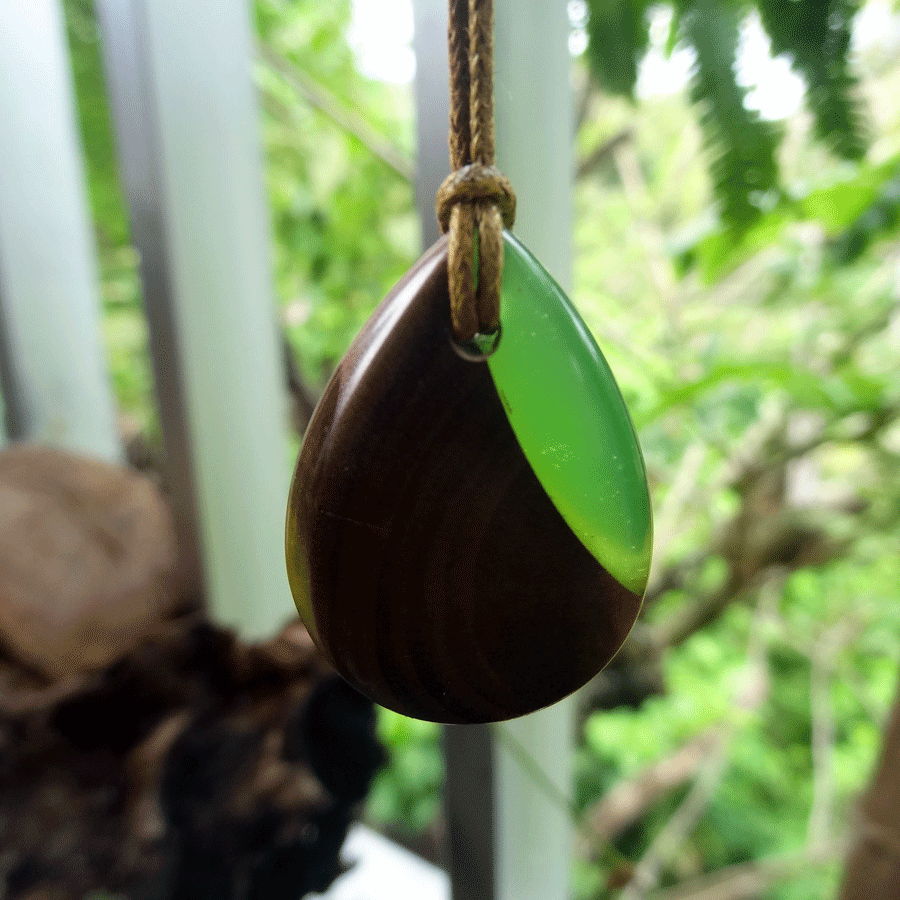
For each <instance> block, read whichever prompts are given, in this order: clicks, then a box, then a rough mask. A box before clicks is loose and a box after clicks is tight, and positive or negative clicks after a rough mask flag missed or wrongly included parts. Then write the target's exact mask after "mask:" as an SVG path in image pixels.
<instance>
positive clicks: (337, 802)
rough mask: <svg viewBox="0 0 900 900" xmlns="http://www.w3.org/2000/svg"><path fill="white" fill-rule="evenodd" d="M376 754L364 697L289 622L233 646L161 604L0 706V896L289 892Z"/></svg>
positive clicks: (212, 898) (327, 859)
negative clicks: (86, 672)
mask: <svg viewBox="0 0 900 900" xmlns="http://www.w3.org/2000/svg"><path fill="white" fill-rule="evenodd" d="M381 762H382V751H381V749H380V747H379V745H378V744H377V742H376V740H375V738H374V732H373V713H372V706H371V704H370V703H369V702H368V701H367V700H366V699H364V698H363V697H362V696H361V695H359V694H357V693H356V692H355V691H353V690H352V689H351V688H350V687H348V686H347V685H346V684H345V683H344V682H343V681H342V680H341V679H339V678H338V677H337V676H336V675H334V673H333V672H332V670H331V669H330V668H329V667H328V666H327V665H326V664H325V663H324V662H323V661H322V660H321V659H320V657H319V656H318V654H317V653H316V651H315V649H314V647H313V645H312V642H311V641H310V640H309V637H308V635H307V634H306V632H305V631H304V630H303V629H302V628H301V627H300V626H299V625H297V626H291V627H290V628H288V629H287V630H286V631H285V632H284V633H283V634H282V635H281V636H280V637H278V638H277V639H275V640H273V641H272V642H270V643H268V644H265V645H259V646H251V647H248V646H244V645H242V644H241V643H240V642H239V641H237V640H236V638H235V637H234V636H233V635H232V634H230V633H228V632H226V631H223V630H221V629H218V628H216V627H214V626H212V625H210V624H209V623H207V622H204V621H203V620H202V619H199V618H192V619H181V620H177V621H173V622H170V623H168V624H167V625H166V626H164V627H161V628H160V629H159V631H158V632H157V633H156V634H155V635H152V636H151V637H149V638H147V639H145V640H144V641H143V642H142V643H141V644H139V645H138V646H136V647H134V648H133V649H132V650H131V651H130V652H129V653H128V654H127V655H126V656H125V657H124V658H122V659H120V660H119V661H117V662H116V663H114V664H113V665H112V666H110V667H109V668H107V669H106V670H104V671H103V672H99V673H95V674H93V675H91V676H87V677H85V678H84V679H83V680H82V683H81V684H80V686H78V687H77V688H75V689H73V690H70V691H69V692H68V693H65V694H64V695H62V696H61V697H57V698H54V699H52V700H51V701H50V702H48V703H47V704H45V705H43V706H42V707H34V708H31V709H28V710H26V711H22V712H20V713H18V714H9V713H7V714H5V715H4V714H0V896H3V897H5V898H8V900H26V898H32V897H33V898H36V897H48V898H49V897H53V898H59V900H76V898H79V900H80V898H83V897H85V896H87V895H89V894H90V892H91V891H94V890H100V889H103V890H109V891H112V892H114V893H116V894H117V895H119V896H123V897H127V898H133V900H188V898H190V900H197V898H200V897H202V898H204V900H262V898H265V900H297V898H298V897H302V896H303V895H304V894H305V893H307V892H309V891H313V890H318V891H321V890H324V889H325V888H326V887H327V886H328V885H329V884H330V883H331V881H332V880H333V879H334V878H335V877H336V876H337V875H338V874H339V873H340V871H341V867H340V862H339V850H340V846H341V844H342V843H343V840H344V837H345V835H346V831H347V828H348V826H349V824H350V820H351V814H352V812H353V809H354V806H355V804H356V802H357V801H358V800H360V799H361V798H362V797H363V796H364V794H365V792H366V790H367V788H368V785H369V782H370V779H371V777H372V774H373V773H374V771H375V769H376V768H377V767H378V766H379V765H380V764H381Z"/></svg>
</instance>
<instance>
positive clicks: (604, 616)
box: [286, 233, 652, 722]
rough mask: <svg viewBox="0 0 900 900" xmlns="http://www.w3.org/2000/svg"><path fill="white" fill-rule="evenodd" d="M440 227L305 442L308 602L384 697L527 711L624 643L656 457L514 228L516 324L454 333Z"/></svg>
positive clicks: (510, 254) (298, 565)
mask: <svg viewBox="0 0 900 900" xmlns="http://www.w3.org/2000/svg"><path fill="white" fill-rule="evenodd" d="M446 245H447V242H446V238H442V239H441V240H440V241H438V242H437V244H435V245H434V246H433V247H432V248H431V250H429V251H428V252H427V253H426V254H425V255H424V256H423V257H422V258H421V259H420V260H419V261H418V263H416V265H415V266H414V267H413V268H412V269H411V270H410V271H409V272H408V273H407V275H406V276H405V277H404V278H403V280H402V281H401V282H400V283H399V284H398V285H397V286H396V287H395V289H394V290H393V291H392V292H391V293H390V294H389V295H388V297H387V298H386V299H385V300H384V301H383V302H382V304H381V305H380V306H379V307H378V309H377V310H376V311H375V313H374V314H373V315H372V317H371V318H370V320H369V321H368V322H367V323H366V325H365V326H364V327H363V329H362V331H361V332H360V334H359V335H358V336H357V338H356V340H355V341H354V342H353V344H352V345H351V347H350V349H349V350H348V351H347V354H346V355H345V357H344V359H343V360H342V361H341V363H340V365H339V366H338V368H337V370H336V372H335V374H334V376H333V377H332V379H331V381H330V382H329V384H328V387H327V388H326V390H325V393H324V395H323V397H322V400H321V401H320V403H319V406H318V407H317V409H316V412H315V414H314V416H313V420H312V422H311V423H310V426H309V428H308V430H307V434H306V437H305V440H304V443H303V447H302V449H301V452H300V458H299V460H298V463H297V469H296V472H295V475H294V480H293V484H292V487H291V493H290V499H289V505H288V519H287V541H286V543H287V562H288V574H289V578H290V583H291V589H292V592H293V594H294V599H295V601H296V603H297V607H298V609H299V610H300V614H301V616H302V618H303V620H304V622H305V624H306V625H307V628H308V629H309V631H310V634H311V635H312V637H313V639H314V640H315V642H316V644H317V645H318V647H319V649H320V650H321V651H322V652H323V653H324V655H325V656H326V657H327V658H328V659H329V660H330V661H331V662H332V664H333V665H334V666H335V668H336V669H337V670H338V671H339V672H340V673H341V674H342V675H343V676H344V677H345V678H346V679H347V680H348V681H350V683H351V684H353V685H355V686H356V687H357V688H358V689H359V690H360V691H362V692H363V693H365V694H367V695H368V696H370V697H371V698H372V699H373V700H375V701H376V702H378V703H380V704H382V705H384V706H387V707H389V708H391V709H394V710H396V711H398V712H401V713H404V714H406V715H410V716H415V717H418V718H423V719H430V720H433V721H440V722H486V721H497V720H502V719H509V718H513V717H516V716H520V715H524V714H525V713H529V712H533V711H534V710H537V709H540V708H542V707H544V706H547V705H549V704H551V703H554V702H555V701H557V700H560V699H562V698H563V697H565V696H566V695H568V694H570V693H571V692H572V691H574V690H577V689H578V688H579V687H581V686H582V685H583V684H585V683H586V682H587V681H588V680H590V679H591V678H592V677H593V676H594V675H595V674H596V673H597V672H598V671H599V670H600V669H601V668H602V667H603V666H604V665H606V663H607V662H609V660H610V659H611V658H612V656H613V655H614V654H615V653H616V651H617V650H618V649H619V647H620V646H621V644H622V642H623V641H624V640H625V637H626V636H627V634H628V632H629V630H630V629H631V626H632V625H633V623H634V621H635V619H636V617H637V614H638V611H639V609H640V604H641V597H642V594H643V591H644V588H645V587H646V583H647V576H648V572H649V565H650V548H651V530H652V529H651V514H650V503H649V497H648V492H647V483H646V477H645V475H644V468H643V461H642V459H641V454H640V449H639V447H638V444H637V440H636V438H635V435H634V430H633V428H632V425H631V421H630V418H629V416H628V413H627V410H626V408H625V405H624V402H623V401H622V397H621V394H620V393H619V390H618V387H617V385H616V383H615V381H614V379H613V377H612V374H611V372H610V371H609V368H608V366H607V365H606V362H605V360H604V359H603V356H602V354H601V353H600V351H599V349H598V348H597V346H596V344H595V343H594V341H593V338H592V337H591V335H590V333H589V332H588V330H587V328H586V326H585V325H584V323H583V322H582V321H581V319H580V318H579V317H578V314H577V313H576V312H575V310H574V309H573V308H572V306H571V304H570V303H569V301H568V300H567V299H566V297H565V295H564V294H563V293H562V291H561V290H560V289H559V287H558V286H557V285H556V284H555V283H554V282H553V280H552V278H550V276H549V275H548V274H547V273H546V271H544V269H543V268H542V267H541V266H540V264H539V263H538V262H537V261H536V260H535V259H534V258H533V257H532V256H531V255H530V254H529V253H528V251H527V250H525V248H524V247H522V245H521V244H520V243H519V242H518V241H517V240H516V239H515V238H513V237H512V236H511V235H510V234H508V233H506V234H505V235H504V246H505V268H504V281H503V293H502V319H503V337H502V340H501V342H500V346H499V348H498V349H497V351H496V353H494V354H493V355H492V356H491V357H490V359H489V360H488V362H487V364H485V363H483V362H471V361H467V360H464V359H463V358H462V357H461V356H459V355H458V354H457V353H456V352H455V350H454V348H453V345H452V341H451V331H450V319H449V296H448V288H447V249H446Z"/></svg>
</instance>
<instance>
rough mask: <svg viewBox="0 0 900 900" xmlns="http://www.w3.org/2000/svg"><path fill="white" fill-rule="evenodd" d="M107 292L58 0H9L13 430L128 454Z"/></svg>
mask: <svg viewBox="0 0 900 900" xmlns="http://www.w3.org/2000/svg"><path fill="white" fill-rule="evenodd" d="M99 295H100V291H99V279H98V275H97V260H96V248H95V244H94V239H93V234H92V232H91V225H90V217H89V213H88V205H87V199H86V193H85V172H84V165H83V161H82V157H81V148H80V142H79V140H78V131H77V127H76V122H75V95H74V90H73V86H72V76H71V71H70V67H69V54H68V49H67V47H66V37H65V29H64V25H63V20H62V13H61V9H60V6H59V3H58V0H28V2H7V3H0V302H2V303H3V316H2V321H3V328H4V335H3V341H2V344H3V347H4V351H3V352H4V354H5V360H4V367H3V368H4V375H5V377H4V390H5V391H6V392H7V393H6V399H7V413H10V412H13V413H14V415H12V416H10V418H12V419H13V421H12V422H11V423H10V424H11V426H12V427H11V430H12V432H13V433H12V434H11V435H10V437H12V438H27V439H29V440H34V441H41V442H45V443H50V444H55V445H57V446H61V447H66V448H68V449H71V450H76V451H80V452H83V453H87V454H90V455H93V456H98V457H101V458H105V459H117V458H119V456H120V453H121V448H120V444H119V439H118V429H117V427H116V414H115V405H114V403H113V399H112V395H111V392H110V386H109V382H108V378H107V373H106V366H105V365H104V358H105V355H104V350H103V346H102V342H101V337H100V325H99V315H100V308H99ZM13 392H14V394H15V398H14V402H12V400H13V398H12V397H11V394H13Z"/></svg>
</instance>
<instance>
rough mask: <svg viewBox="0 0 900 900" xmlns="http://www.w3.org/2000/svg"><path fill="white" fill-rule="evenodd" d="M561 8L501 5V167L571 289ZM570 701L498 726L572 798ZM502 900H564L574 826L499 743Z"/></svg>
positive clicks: (528, 227)
mask: <svg viewBox="0 0 900 900" xmlns="http://www.w3.org/2000/svg"><path fill="white" fill-rule="evenodd" d="M569 30H570V28H569V23H568V18H567V12H566V4H565V3H563V2H562V0H528V2H527V3H523V2H521V0H498V2H497V4H496V28H495V44H494V46H495V102H496V118H497V164H498V166H499V167H500V169H501V170H502V171H503V172H504V174H505V175H506V176H507V177H508V178H509V179H510V181H511V182H512V185H513V187H514V188H515V191H516V197H517V211H516V225H515V233H516V235H517V236H518V237H519V238H521V240H522V242H523V243H524V244H525V245H526V246H527V247H528V248H529V249H530V250H531V251H532V253H534V255H535V256H536V257H537V258H538V259H539V260H540V261H541V263H542V264H543V265H544V267H545V268H546V269H547V270H548V271H549V272H550V273H551V274H552V275H553V277H554V278H555V279H556V280H557V281H558V282H559V284H560V285H561V286H562V287H563V289H564V290H568V289H569V288H570V285H571V280H572V279H571V268H572V184H573V127H574V125H573V110H572V100H571V83H570V77H571V59H570V56H569V50H568V38H569ZM573 712H574V704H573V701H572V700H566V701H563V702H562V703H558V704H556V705H555V706H553V707H551V708H550V709H547V710H544V711H542V712H539V713H535V714H534V715H531V716H526V717H525V718H522V719H518V720H516V721H514V722H510V723H507V724H506V725H504V726H502V727H503V728H505V729H507V730H508V732H509V734H510V735H511V736H512V737H513V738H514V739H515V740H516V741H517V742H518V743H519V744H520V745H521V746H522V747H523V748H524V749H525V750H527V752H528V753H529V755H530V756H531V757H532V758H533V760H534V761H535V762H536V763H537V764H538V765H539V766H540V768H541V769H542V770H543V771H544V773H545V774H546V775H547V776H548V777H549V778H550V779H551V780H552V781H553V782H554V784H555V785H556V786H557V788H558V789H559V791H560V793H561V794H562V795H563V796H566V797H568V796H571V790H572V787H571V779H572V737H573V735H572V731H573V719H574V716H573ZM496 759H497V773H496V796H495V803H496V816H497V826H496V827H497V830H496V860H497V900H564V898H565V897H566V896H567V895H568V876H569V864H570V856H571V823H570V822H569V819H568V815H567V811H566V810H563V809H560V808H559V807H558V806H556V805H554V804H553V803H552V801H551V799H550V798H548V797H547V795H546V793H545V792H544V791H543V790H542V788H541V786H540V785H537V784H535V783H534V780H533V778H532V777H530V776H529V774H528V773H527V772H526V771H524V770H523V769H522V767H521V765H520V763H519V761H518V760H517V759H516V757H515V756H514V755H512V754H510V753H509V751H508V750H507V749H506V748H505V747H504V744H503V742H502V741H498V743H497V744H496Z"/></svg>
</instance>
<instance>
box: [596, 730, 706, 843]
mask: <svg viewBox="0 0 900 900" xmlns="http://www.w3.org/2000/svg"><path fill="white" fill-rule="evenodd" d="M719 739H720V729H716V728H711V729H708V730H707V731H704V732H703V733H702V734H699V735H697V737H695V738H693V739H692V740H691V741H689V742H688V743H686V744H684V745H683V746H681V747H679V748H678V749H677V750H676V751H675V752H674V753H671V754H669V755H668V756H665V757H663V758H662V759H658V760H656V761H655V762H653V763H651V764H650V765H649V766H647V767H646V768H644V769H642V770H641V771H640V772H638V773H637V774H636V775H635V776H633V777H632V778H626V779H624V780H622V781H620V782H619V783H618V784H615V785H613V787H612V788H610V790H608V791H607V792H606V793H605V794H604V795H603V796H602V797H601V798H600V799H599V800H598V801H597V802H596V803H594V804H593V805H592V806H590V807H589V808H588V809H587V810H586V811H585V813H584V818H583V821H584V829H583V830H584V834H585V838H586V840H585V843H587V844H589V846H585V847H584V848H583V852H582V854H581V855H583V856H587V857H589V858H592V859H597V858H598V857H599V855H600V853H601V852H602V850H603V845H604V844H608V843H609V842H610V841H613V840H615V839H616V838H617V837H618V836H619V835H620V834H621V833H622V832H623V831H625V830H626V829H627V828H628V827H630V826H631V825H633V824H634V823H635V822H637V821H638V819H640V818H641V817H642V816H643V815H644V814H645V813H646V812H647V810H648V809H650V808H651V807H653V806H655V805H656V804H657V803H658V802H659V801H660V800H662V799H663V798H664V797H666V796H667V795H668V794H670V793H671V792H672V791H674V790H675V789H676V788H678V787H681V785H683V784H684V783H685V782H687V781H689V780H690V779H691V778H692V777H693V776H694V775H695V773H696V772H697V769H698V768H699V767H700V765H701V763H702V762H703V760H704V759H706V758H707V757H708V756H709V754H710V752H711V751H712V750H713V748H714V747H716V745H717V744H718V743H719Z"/></svg>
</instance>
